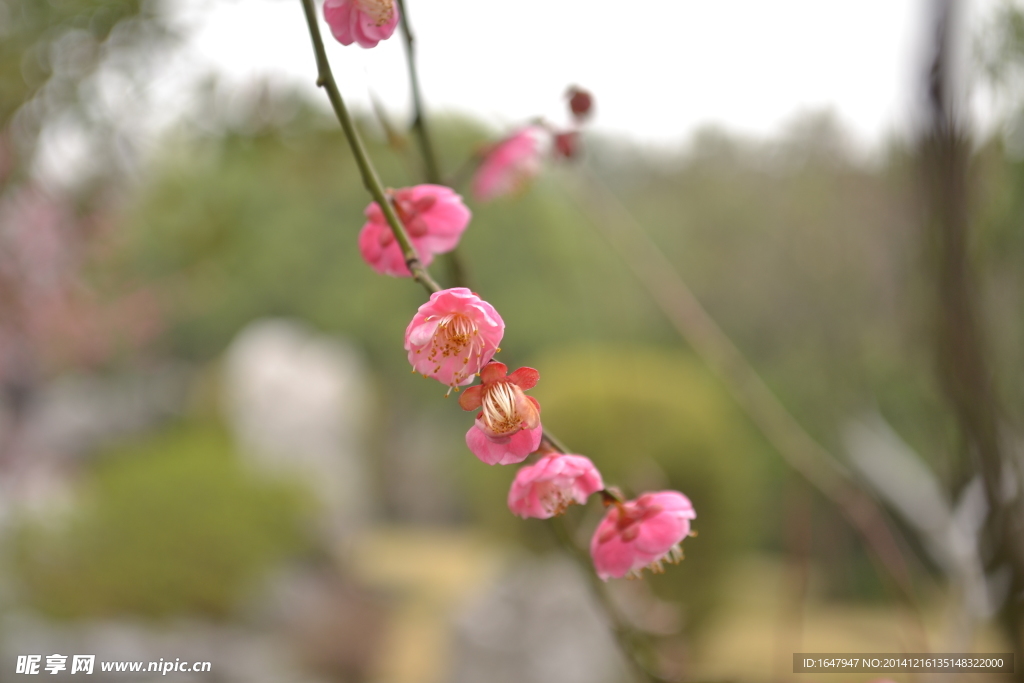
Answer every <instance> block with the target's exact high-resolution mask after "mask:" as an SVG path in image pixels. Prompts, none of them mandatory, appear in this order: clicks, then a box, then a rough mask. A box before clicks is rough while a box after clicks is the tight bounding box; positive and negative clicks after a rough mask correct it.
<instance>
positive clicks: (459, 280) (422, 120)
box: [398, 0, 469, 287]
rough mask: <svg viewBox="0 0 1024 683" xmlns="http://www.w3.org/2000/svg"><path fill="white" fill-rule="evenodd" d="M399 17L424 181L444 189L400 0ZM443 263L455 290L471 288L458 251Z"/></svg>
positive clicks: (413, 46)
mask: <svg viewBox="0 0 1024 683" xmlns="http://www.w3.org/2000/svg"><path fill="white" fill-rule="evenodd" d="M398 16H399V23H400V24H401V26H402V37H403V38H404V39H405V61H406V64H408V66H409V87H410V89H411V90H412V107H413V121H412V127H413V130H414V131H415V133H416V141H417V142H418V143H419V148H420V154H421V155H422V156H423V177H424V178H426V181H427V182H428V183H431V184H433V185H444V179H443V178H442V175H441V166H440V164H439V163H438V161H437V154H436V153H435V152H434V142H433V138H432V137H431V135H430V130H429V128H428V127H427V113H426V107H425V106H423V91H422V90H421V89H420V76H419V70H418V69H417V67H416V36H415V35H413V32H412V25H411V24H410V23H409V10H408V9H407V8H406V5H405V0H398ZM441 259H442V261H443V262H444V265H445V268H446V270H447V271H448V279H449V281H450V282H452V286H453V287H468V286H469V285H468V284H467V280H466V269H465V267H464V266H463V265H462V260H461V259H460V258H459V254H458V248H455V249H452V250H451V251H449V252H448V253H446V254H444V255H443V256H442V257H441Z"/></svg>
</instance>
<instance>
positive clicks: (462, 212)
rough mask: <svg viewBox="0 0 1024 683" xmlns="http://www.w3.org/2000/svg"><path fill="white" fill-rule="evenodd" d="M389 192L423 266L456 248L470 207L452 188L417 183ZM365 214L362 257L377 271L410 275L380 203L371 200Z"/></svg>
mask: <svg viewBox="0 0 1024 683" xmlns="http://www.w3.org/2000/svg"><path fill="white" fill-rule="evenodd" d="M390 195H391V197H392V199H393V203H394V207H395V213H397V214H398V218H399V220H401V221H402V225H404V226H405V231H406V232H407V233H409V240H410V241H411V242H412V246H413V249H415V250H416V255H417V256H419V258H420V262H421V263H422V264H423V265H424V266H428V265H430V262H431V261H433V260H434V254H443V253H444V252H446V251H451V250H452V249H454V248H455V247H456V246H457V245H458V243H459V238H460V237H461V236H462V233H463V231H464V230H465V229H466V226H467V225H469V217H470V212H469V209H468V208H466V205H465V204H463V203H462V197H460V196H459V195H457V194H456V193H455V192H454V191H453V190H452V189H451V188H448V187H444V186H443V185H417V186H415V187H406V188H403V189H401V190H391V191H390ZM365 213H366V218H367V219H368V220H367V222H366V225H364V226H363V229H362V230H361V231H360V232H359V253H360V254H362V256H363V260H364V261H366V262H367V263H369V264H370V266H372V267H373V269H374V270H376V271H377V272H378V273H383V274H384V275H395V276H400V277H409V276H410V275H411V273H410V272H409V268H408V266H406V264H405V256H403V255H402V249H401V247H400V246H399V245H398V242H397V241H396V240H395V235H394V233H393V232H391V226H390V225H388V222H387V219H386V218H384V212H383V211H381V208H380V206H378V205H377V202H371V203H370V205H369V206H368V207H366V211H365Z"/></svg>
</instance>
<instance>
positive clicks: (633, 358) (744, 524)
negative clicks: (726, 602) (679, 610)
mask: <svg viewBox="0 0 1024 683" xmlns="http://www.w3.org/2000/svg"><path fill="white" fill-rule="evenodd" d="M530 365H533V366H534V367H537V368H538V369H540V370H541V382H540V384H539V385H538V386H537V388H536V389H535V390H534V391H533V393H534V394H536V395H537V397H538V399H539V400H540V402H541V405H542V407H543V415H542V417H543V419H544V424H545V427H547V428H549V429H551V431H553V432H554V433H555V434H556V435H557V436H558V437H559V438H560V439H562V440H563V441H565V443H566V444H567V445H568V446H569V447H570V448H572V449H574V451H575V452H578V453H582V454H584V455H587V456H588V457H590V458H591V459H592V460H593V461H594V464H596V465H597V467H598V468H599V469H600V470H601V472H602V474H603V475H604V478H605V483H606V484H607V485H616V486H620V487H622V488H623V492H624V493H625V494H626V495H627V496H628V497H631V498H632V497H635V496H636V495H639V494H640V493H642V492H643V491H645V490H659V489H676V490H679V491H683V492H684V493H686V495H687V496H689V497H690V499H691V500H692V501H693V504H694V507H695V508H696V510H697V520H696V522H695V524H694V528H695V529H697V531H698V533H699V536H698V537H696V538H691V539H688V540H687V541H686V542H685V543H684V544H683V545H684V549H685V551H686V560H685V561H684V562H682V563H681V564H680V565H679V566H676V567H672V568H671V569H670V570H669V571H668V572H667V573H666V574H664V575H662V576H655V577H653V581H652V585H653V586H654V587H655V590H657V592H658V593H659V594H661V595H662V596H663V597H666V598H671V599H676V600H680V601H682V602H683V603H684V604H685V605H686V609H687V617H688V621H689V622H690V623H693V622H695V621H699V620H700V619H701V618H702V617H704V616H706V615H707V614H708V613H709V610H710V608H711V607H712V605H713V604H715V603H716V602H718V601H719V598H720V597H721V596H720V594H719V593H718V591H719V590H720V589H721V588H722V584H721V579H722V578H723V576H724V570H725V569H726V567H727V565H728V563H729V561H730V560H731V559H732V558H734V557H735V556H736V554H737V553H739V552H742V551H743V550H750V549H752V548H753V547H755V546H756V545H758V544H759V543H762V542H763V540H764V538H763V535H764V533H765V532H766V531H767V530H768V529H769V528H771V527H772V526H776V525H777V522H778V520H777V518H776V516H774V515H772V513H771V512H770V511H768V512H767V513H766V509H765V500H766V499H768V498H769V495H770V491H771V488H772V487H771V486H769V485H768V484H767V483H766V480H768V479H769V478H770V473H771V472H770V467H769V465H770V464H771V465H776V461H775V459H774V457H773V456H771V455H770V454H769V453H768V451H767V446H766V445H764V443H763V442H762V441H760V439H759V438H758V437H757V436H755V435H754V433H753V432H752V431H751V428H750V427H749V426H748V424H747V422H746V420H745V418H744V417H743V416H742V414H741V413H740V412H739V410H738V409H737V408H736V407H735V406H734V405H733V404H732V403H731V401H730V399H729V398H728V397H727V396H726V395H725V394H724V393H723V391H722V389H721V388H720V386H719V385H718V384H717V382H716V381H715V380H714V378H712V377H711V376H710V374H709V373H708V372H707V371H706V370H705V369H704V368H703V366H701V365H700V363H699V362H698V361H696V360H694V359H693V358H692V357H690V356H689V355H687V354H685V353H683V352H681V351H672V350H659V349H657V348H653V347H644V346H625V345H622V346H577V347H572V348H564V349H560V350H558V351H553V352H549V353H547V354H544V355H543V356H542V357H540V358H538V359H536V361H535V363H530ZM478 465H480V463H476V462H472V463H469V464H467V465H466V467H465V475H466V479H467V482H468V483H469V486H468V487H467V489H468V493H469V495H470V496H471V497H472V499H473V503H474V507H475V509H476V511H477V513H478V515H479V517H480V518H482V519H484V520H485V521H486V522H487V523H488V524H489V526H491V528H493V529H499V530H503V531H507V530H512V529H513V527H519V528H520V529H521V530H522V531H521V532H520V533H522V532H525V533H530V532H531V531H532V532H536V531H537V528H535V527H538V526H539V524H541V523H538V522H534V521H532V520H530V521H527V522H523V521H521V520H519V519H517V518H515V517H513V516H512V515H511V513H509V511H508V509H507V507H505V504H504V503H505V497H506V496H507V492H508V486H509V484H510V482H511V480H512V478H513V476H514V468H500V467H494V468H489V467H485V466H478ZM574 512H575V511H574ZM599 513H600V506H599V505H598V504H597V503H596V501H593V500H592V501H591V502H590V505H588V510H587V513H586V514H585V515H583V516H582V517H583V519H582V520H581V523H582V525H583V526H582V530H583V532H584V533H585V535H586V536H587V538H589V534H590V532H591V531H592V529H593V528H594V526H595V525H596V523H597V517H596V515H597V514H599ZM574 516H579V513H578V512H576V514H575V515H574ZM527 528H529V529H530V530H531V531H526V529H527Z"/></svg>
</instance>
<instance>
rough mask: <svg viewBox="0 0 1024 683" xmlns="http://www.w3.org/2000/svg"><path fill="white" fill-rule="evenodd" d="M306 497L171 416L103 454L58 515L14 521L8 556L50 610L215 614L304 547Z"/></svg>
mask: <svg viewBox="0 0 1024 683" xmlns="http://www.w3.org/2000/svg"><path fill="white" fill-rule="evenodd" d="M307 501H308V495H304V492H303V490H302V489H301V488H300V487H299V486H298V485H292V484H288V483H286V482H283V481H281V480H279V479H268V478H266V477H264V476H260V475H258V474H255V473H253V472H251V471H248V470H247V469H245V468H244V466H243V464H242V463H240V462H239V461H238V460H237V459H236V457H235V455H234V453H233V451H232V447H231V444H230V442H229V440H228V439H227V438H226V436H225V435H224V434H223V433H221V432H220V431H219V430H216V429H211V428H204V427H197V426H187V425H186V426H180V427H178V428H175V429H171V430H169V431H167V432H165V433H163V434H161V435H159V436H153V437H149V438H146V439H143V440H141V441H139V442H138V443H134V444H130V445H125V446H123V447H121V448H118V449H116V450H114V451H112V452H109V453H105V454H102V456H101V459H100V461H99V463H98V465H97V466H96V467H95V468H94V469H93V470H92V471H91V472H90V473H89V475H88V478H87V479H86V481H85V482H83V492H82V494H81V497H80V499H79V500H77V501H76V503H75V504H74V507H73V509H72V510H71V511H70V512H69V513H68V518H67V519H66V520H63V521H62V522H61V523H59V524H54V523H53V522H52V520H51V521H50V522H49V523H42V522H39V521H34V522H33V521H29V522H23V523H22V524H21V525H20V526H19V527H18V529H17V530H16V531H15V532H14V533H13V535H12V539H11V541H10V544H11V545H10V551H11V552H10V554H9V556H10V559H9V561H10V562H11V563H12V564H13V569H14V572H15V575H16V576H17V578H18V579H19V580H20V581H21V582H22V583H23V584H24V586H25V588H26V589H27V591H26V592H27V595H28V599H29V602H30V604H32V605H33V606H35V607H36V608H38V609H40V610H41V611H42V612H44V613H46V614H49V615H51V616H56V617H74V618H77V617H111V616H118V615H124V614H135V615H143V616H149V617H166V616H171V615H179V614H193V615H203V616H207V617H213V618H223V617H226V616H229V615H230V614H231V613H232V612H233V611H234V610H235V609H236V608H237V606H238V602H239V600H240V599H242V598H243V597H245V593H246V591H247V590H250V589H251V588H252V587H253V585H254V584H253V582H255V581H258V580H259V579H260V578H261V577H262V576H263V575H264V574H265V572H266V571H267V570H269V569H270V568H272V567H273V566H274V564H275V563H277V562H279V561H281V560H282V559H284V558H286V557H289V556H294V555H295V554H296V553H298V552H300V551H302V550H303V549H304V548H306V547H308V543H309V542H310V538H309V536H308V534H307V530H306V527H305V526H304V523H305V522H308V521H309V517H308V515H309V513H310V512H311V511H310V509H309V503H308V502H307Z"/></svg>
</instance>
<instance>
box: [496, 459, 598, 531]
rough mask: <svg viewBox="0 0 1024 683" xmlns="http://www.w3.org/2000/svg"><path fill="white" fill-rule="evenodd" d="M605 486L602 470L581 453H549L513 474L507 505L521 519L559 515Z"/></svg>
mask: <svg viewBox="0 0 1024 683" xmlns="http://www.w3.org/2000/svg"><path fill="white" fill-rule="evenodd" d="M603 488H604V483H603V482H602V481H601V473H600V472H598V471H597V468H596V467H594V463H592V462H590V459H589V458H585V457H583V456H582V455H568V454H563V453H551V454H550V455H545V456H544V457H543V458H541V459H540V460H538V461H537V462H536V464H533V465H527V466H526V467H523V468H522V469H520V470H519V472H517V473H516V478H515V481H513V482H512V489H511V490H510V491H509V492H508V507H509V509H510V510H511V511H512V513H513V514H516V515H519V516H520V517H522V518H523V519H526V518H527V517H536V518H537V519H547V518H549V517H554V516H555V515H560V514H562V512H564V511H565V509H566V508H567V507H569V506H570V505H572V504H573V503H578V504H580V505H583V504H584V503H586V502H587V496H589V495H590V494H591V493H595V492H597V491H600V490H601V489H603Z"/></svg>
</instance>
